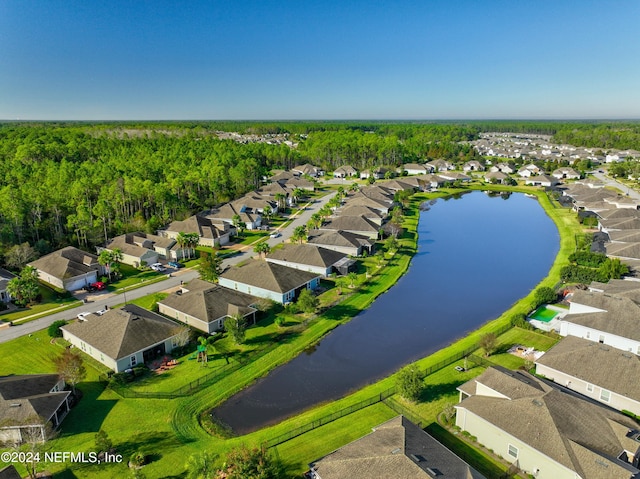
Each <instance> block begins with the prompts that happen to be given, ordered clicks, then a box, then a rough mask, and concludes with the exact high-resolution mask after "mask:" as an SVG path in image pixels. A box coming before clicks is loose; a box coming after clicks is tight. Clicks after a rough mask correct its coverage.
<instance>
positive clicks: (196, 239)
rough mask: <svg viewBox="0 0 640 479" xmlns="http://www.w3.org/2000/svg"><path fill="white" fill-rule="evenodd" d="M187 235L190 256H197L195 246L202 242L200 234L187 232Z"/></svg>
mask: <svg viewBox="0 0 640 479" xmlns="http://www.w3.org/2000/svg"><path fill="white" fill-rule="evenodd" d="M185 237H186V239H187V243H186V245H187V247H188V248H189V258H191V256H192V255H194V256H195V248H196V246H198V244H199V243H200V235H199V234H198V233H187V234H186V235H185Z"/></svg>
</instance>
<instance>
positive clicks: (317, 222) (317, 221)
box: [309, 213, 322, 229]
mask: <svg viewBox="0 0 640 479" xmlns="http://www.w3.org/2000/svg"><path fill="white" fill-rule="evenodd" d="M309 223H310V224H311V225H312V226H313V229H318V228H320V227H321V226H322V215H321V214H320V213H314V214H312V215H311V218H310V220H309Z"/></svg>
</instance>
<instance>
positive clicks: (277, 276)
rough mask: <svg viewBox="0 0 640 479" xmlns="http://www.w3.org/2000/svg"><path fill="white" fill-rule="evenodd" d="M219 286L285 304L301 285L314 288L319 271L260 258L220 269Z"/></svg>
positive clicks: (317, 282) (292, 299)
mask: <svg viewBox="0 0 640 479" xmlns="http://www.w3.org/2000/svg"><path fill="white" fill-rule="evenodd" d="M218 281H219V283H220V286H224V287H226V288H230V289H233V290H236V291H240V292H242V293H246V294H251V295H253V296H258V297H260V298H268V299H272V300H273V301H277V302H278V303H282V304H286V303H290V302H292V301H295V299H296V298H297V297H298V295H299V294H300V291H302V290H303V289H315V288H317V287H318V285H319V284H320V275H319V274H317V273H309V272H307V271H301V270H298V269H293V268H288V267H286V266H282V265H279V264H275V263H270V262H268V261H262V260H252V261H249V262H248V263H247V264H245V265H243V266H234V267H232V268H229V269H228V270H227V271H225V272H224V273H222V275H220V278H219V280H218Z"/></svg>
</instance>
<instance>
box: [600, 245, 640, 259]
mask: <svg viewBox="0 0 640 479" xmlns="http://www.w3.org/2000/svg"><path fill="white" fill-rule="evenodd" d="M604 248H605V251H606V253H607V256H609V257H610V258H618V259H620V260H621V261H626V260H640V243H605V245H604Z"/></svg>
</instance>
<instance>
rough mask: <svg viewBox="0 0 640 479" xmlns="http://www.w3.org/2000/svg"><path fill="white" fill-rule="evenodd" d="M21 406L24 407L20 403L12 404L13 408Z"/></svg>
mask: <svg viewBox="0 0 640 479" xmlns="http://www.w3.org/2000/svg"><path fill="white" fill-rule="evenodd" d="M20 406H22V404H20V403H19V402H14V403H11V407H20Z"/></svg>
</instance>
